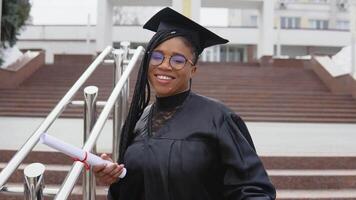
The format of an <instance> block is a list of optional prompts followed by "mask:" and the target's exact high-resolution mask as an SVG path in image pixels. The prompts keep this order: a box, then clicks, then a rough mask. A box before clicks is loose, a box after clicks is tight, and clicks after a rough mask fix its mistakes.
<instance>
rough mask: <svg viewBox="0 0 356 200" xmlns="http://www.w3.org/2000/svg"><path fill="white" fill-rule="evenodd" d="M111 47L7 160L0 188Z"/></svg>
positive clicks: (86, 71) (110, 48)
mask: <svg viewBox="0 0 356 200" xmlns="http://www.w3.org/2000/svg"><path fill="white" fill-rule="evenodd" d="M112 50H113V48H112V47H111V46H108V47H106V48H105V50H104V51H103V52H102V53H101V54H100V55H99V56H98V57H97V58H96V59H95V60H94V62H93V63H92V64H91V65H90V66H89V67H88V69H87V70H85V72H84V73H83V74H82V75H81V76H80V78H79V79H78V80H77V81H76V82H75V84H74V85H73V86H72V87H71V88H70V89H69V91H68V92H67V93H66V94H65V95H64V96H63V98H62V99H61V100H60V101H59V103H58V104H57V105H56V106H55V108H54V109H53V110H52V111H51V112H50V114H49V115H48V116H47V117H46V119H45V120H44V121H43V122H42V124H41V125H40V127H38V128H37V130H36V131H35V132H34V133H33V134H32V135H31V136H30V137H29V138H28V140H27V141H26V142H25V144H24V145H23V146H22V147H21V149H20V150H19V151H17V153H16V154H15V155H14V157H13V158H12V159H11V160H10V161H9V163H8V164H7V165H6V167H5V168H4V169H3V170H2V171H1V173H0V189H1V188H2V187H4V184H5V183H6V182H7V180H8V179H9V177H10V176H11V174H12V173H13V172H14V171H15V170H16V169H17V168H18V166H19V165H20V164H21V162H22V161H23V159H24V158H25V157H26V156H27V155H28V154H29V153H30V152H31V150H32V149H33V147H34V146H35V145H36V144H37V143H38V141H39V139H40V137H41V134H42V133H44V132H46V131H47V130H48V128H49V127H50V126H51V125H52V123H53V122H54V121H55V120H56V119H57V118H58V117H59V115H60V114H61V113H62V112H63V110H64V109H65V108H66V106H67V105H68V103H69V102H70V101H71V100H72V98H73V97H74V95H75V93H76V92H77V91H78V90H79V89H80V87H81V86H82V85H83V84H84V83H85V81H86V80H87V79H88V78H89V77H90V75H91V74H92V73H93V72H94V71H95V69H96V68H97V67H98V66H99V65H100V64H101V62H102V61H103V60H104V58H105V57H106V56H107V55H108V54H109V53H111V51H112Z"/></svg>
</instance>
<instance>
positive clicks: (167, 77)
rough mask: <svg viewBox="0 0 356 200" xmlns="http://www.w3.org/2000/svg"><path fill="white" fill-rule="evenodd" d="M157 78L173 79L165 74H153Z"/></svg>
mask: <svg viewBox="0 0 356 200" xmlns="http://www.w3.org/2000/svg"><path fill="white" fill-rule="evenodd" d="M155 76H156V77H157V78H158V79H159V80H173V79H175V78H174V77H172V76H167V75H155Z"/></svg>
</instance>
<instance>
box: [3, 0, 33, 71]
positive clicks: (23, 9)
mask: <svg viewBox="0 0 356 200" xmlns="http://www.w3.org/2000/svg"><path fill="white" fill-rule="evenodd" d="M2 3H3V4H2V16H1V46H0V48H3V49H6V48H8V47H12V46H13V45H14V44H16V41H17V36H18V35H19V33H20V30H21V27H22V26H23V25H25V23H26V20H27V19H28V18H29V15H30V9H31V4H30V3H29V0H3V1H2ZM1 59H2V58H1V57H0V64H1V62H2V61H1Z"/></svg>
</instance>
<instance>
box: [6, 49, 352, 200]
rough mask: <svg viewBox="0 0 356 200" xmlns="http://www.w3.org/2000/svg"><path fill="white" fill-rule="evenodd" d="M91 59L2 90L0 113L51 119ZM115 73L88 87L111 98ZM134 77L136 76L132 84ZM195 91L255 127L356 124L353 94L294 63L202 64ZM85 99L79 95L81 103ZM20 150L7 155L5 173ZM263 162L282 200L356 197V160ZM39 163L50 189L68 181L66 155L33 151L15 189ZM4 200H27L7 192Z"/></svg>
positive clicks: (73, 113) (75, 111) (103, 73)
mask: <svg viewBox="0 0 356 200" xmlns="http://www.w3.org/2000/svg"><path fill="white" fill-rule="evenodd" d="M73 61H75V62H73ZM90 62H91V59H90V58H88V57H85V58H82V57H78V56H60V57H57V59H56V62H55V64H53V65H46V66H44V67H42V68H41V69H40V70H38V71H37V72H36V73H35V74H34V75H33V76H32V77H30V78H29V79H28V80H26V81H25V82H24V83H23V84H22V85H20V86H19V87H17V88H16V89H0V116H21V117H45V116H47V115H48V113H49V112H50V111H51V110H52V109H53V107H54V106H55V105H56V103H58V101H59V100H60V98H61V97H62V96H63V95H64V94H65V93H66V91H68V89H69V88H70V87H71V85H72V84H73V83H74V82H75V80H76V79H77V78H78V77H79V76H80V74H81V73H82V72H83V71H84V70H85V69H86V66H88V65H89V63H90ZM112 70H113V69H112V66H102V67H100V68H99V69H98V70H97V71H95V72H94V76H93V77H91V78H90V79H89V80H88V81H87V83H86V85H97V86H99V97H98V99H99V100H106V99H107V97H108V96H109V94H110V92H111V89H112V76H113V73H112ZM135 78H136V72H135V73H134V74H133V75H132V78H131V83H130V84H131V87H132V86H134V82H135ZM192 89H193V91H196V92H197V93H199V94H203V95H206V96H210V97H213V98H216V99H219V100H221V101H223V102H224V103H225V104H226V105H228V106H229V107H230V108H232V109H233V110H235V111H236V112H237V113H238V114H239V115H241V116H242V118H243V119H244V120H246V121H250V122H301V123H355V122H356V101H355V99H353V98H352V97H351V95H336V94H333V93H331V92H330V91H329V90H328V89H327V88H326V87H325V86H324V84H323V83H322V82H321V81H320V80H319V78H318V77H317V75H316V74H315V73H314V72H313V71H312V70H311V69H306V68H304V67H298V66H292V65H290V66H289V65H288V63H285V66H270V67H265V66H259V65H257V64H255V65H244V64H231V63H228V64H218V63H213V64H208V63H201V65H200V66H199V67H198V73H197V75H196V77H194V79H193V86H192ZM131 94H132V92H131ZM82 96H83V94H82V92H80V93H79V94H77V95H76V97H75V100H81V99H82ZM153 96H154V94H152V97H153ZM62 117H65V118H78V117H82V109H81V108H68V109H66V111H65V112H64V113H63V114H62ZM14 153H15V152H14V151H10V150H0V155H1V156H0V169H2V168H3V167H4V166H5V165H6V163H7V162H8V161H9V160H10V158H11V157H12V155H13V154H14ZM282 155H283V154H282ZM43 158H45V159H43ZM262 160H263V162H264V164H265V167H266V168H267V170H268V173H269V175H270V177H271V180H272V182H273V183H274V184H275V186H276V188H277V194H278V199H282V200H284V199H304V200H305V199H330V200H331V199H336V200H346V199H347V200H350V199H356V190H355V188H356V181H355V180H356V157H344V156H343V155H340V156H329V157H327V156H325V155H323V156H315V157H310V156H301V157H296V156H268V155H267V156H264V157H262ZM32 162H43V163H44V164H46V167H47V172H46V174H45V182H46V185H48V187H54V186H58V185H59V184H60V183H62V182H63V180H64V178H65V174H66V172H67V171H68V170H69V168H70V165H71V163H72V161H71V160H70V159H69V158H68V157H66V156H64V155H62V154H59V153H54V152H38V151H36V152H32V153H31V154H30V155H29V156H28V157H27V158H26V160H25V162H24V164H23V165H21V166H20V169H19V170H17V171H16V173H15V174H14V175H13V176H12V177H11V178H10V180H9V184H15V185H22V184H23V174H22V169H23V168H24V167H25V165H26V164H28V163H32ZM77 184H78V185H77V186H76V189H75V190H74V193H73V195H72V196H71V197H70V199H80V198H81V192H80V191H81V189H80V186H81V178H80V179H79V180H78V183H77ZM97 194H98V198H99V199H105V194H106V191H105V187H103V186H102V185H100V184H99V187H98V191H97ZM0 199H4V200H9V199H16V200H17V199H23V197H22V196H17V197H8V196H4V195H3V194H1V193H0Z"/></svg>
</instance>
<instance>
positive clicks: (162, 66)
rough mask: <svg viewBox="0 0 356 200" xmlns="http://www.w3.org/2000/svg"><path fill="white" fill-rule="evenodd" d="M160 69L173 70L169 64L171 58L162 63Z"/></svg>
mask: <svg viewBox="0 0 356 200" xmlns="http://www.w3.org/2000/svg"><path fill="white" fill-rule="evenodd" d="M158 68H160V69H164V70H172V66H171V64H170V63H169V58H164V59H163V61H162V63H161V64H160V65H158Z"/></svg>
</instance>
